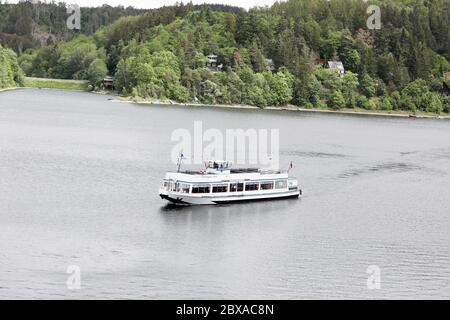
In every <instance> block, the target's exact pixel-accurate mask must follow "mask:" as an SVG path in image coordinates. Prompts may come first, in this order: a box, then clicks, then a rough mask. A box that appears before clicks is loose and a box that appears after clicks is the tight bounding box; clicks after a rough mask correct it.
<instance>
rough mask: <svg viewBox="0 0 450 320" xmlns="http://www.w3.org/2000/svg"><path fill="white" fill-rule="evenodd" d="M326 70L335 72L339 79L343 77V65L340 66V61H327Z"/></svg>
mask: <svg viewBox="0 0 450 320" xmlns="http://www.w3.org/2000/svg"><path fill="white" fill-rule="evenodd" d="M328 68H329V69H334V70H337V72H338V73H339V76H340V77H343V76H344V74H345V69H344V65H343V64H342V62H341V61H334V60H332V61H328Z"/></svg>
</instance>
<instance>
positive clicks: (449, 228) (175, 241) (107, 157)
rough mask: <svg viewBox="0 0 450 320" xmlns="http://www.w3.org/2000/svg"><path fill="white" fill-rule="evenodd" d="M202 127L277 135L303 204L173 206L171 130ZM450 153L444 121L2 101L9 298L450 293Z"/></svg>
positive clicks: (0, 244) (1, 281) (82, 98)
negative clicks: (165, 189) (375, 277)
mask: <svg viewBox="0 0 450 320" xmlns="http://www.w3.org/2000/svg"><path fill="white" fill-rule="evenodd" d="M195 120H202V121H203V126H204V128H205V129H206V128H218V129H220V130H225V129H226V128H266V129H270V128H279V129H280V164H281V165H282V166H287V164H288V163H289V162H290V161H292V162H293V163H294V169H293V170H292V173H293V174H294V175H295V176H296V177H297V178H298V179H299V181H300V185H301V187H302V189H303V191H304V197H303V198H301V199H300V200H286V201H274V202H258V203H247V204H235V205H226V206H205V207H186V208H180V209H176V208H171V207H167V206H166V205H165V202H164V201H162V200H161V199H160V198H159V196H158V187H159V185H160V183H161V179H162V177H163V176H164V173H165V172H166V170H169V169H174V165H173V164H172V162H171V160H170V152H171V147H172V142H171V141H170V138H171V133H172V131H173V130H174V129H176V128H187V129H191V128H193V123H194V121H195ZM449 160H450V121H446V120H439V119H435V120H434V119H433V120H430V119H428V120H426V119H408V118H406V119H403V118H398V119H397V118H384V117H367V116H349V115H335V114H312V113H311V114H310V113H301V112H275V111H259V110H228V109H222V108H190V107H174V106H143V105H133V104H129V103H118V102H115V101H111V97H110V96H104V95H97V94H91V93H83V92H64V91H58V90H33V89H24V90H15V91H8V92H2V93H0V298H9V299H15V298H50V299H71V298H75V299H78V298H88V299H95V298H138V299H142V298H154V299H158V298H180V299H183V298H187V299H197V298H210V299H225V298H231V299H234V298H236V299H247V298H252V299H253V298H255V299H259V298H261V299H305V298H323V299H330V298H348V299H352V298H367V299H372V298H400V299H404V298H412V299H416V298H447V299H449V298H450V196H449V195H450V193H449V191H450V161H449ZM72 265H74V266H78V267H79V268H80V272H81V273H80V274H81V288H80V289H79V290H69V289H68V288H67V286H66V281H67V279H68V277H69V274H67V273H66V272H67V268H68V267H69V266H72ZM369 266H377V267H379V270H380V285H381V287H380V289H372V290H370V289H368V286H367V279H368V278H369V276H370V275H369V274H368V273H367V272H366V271H367V268H368V267H369Z"/></svg>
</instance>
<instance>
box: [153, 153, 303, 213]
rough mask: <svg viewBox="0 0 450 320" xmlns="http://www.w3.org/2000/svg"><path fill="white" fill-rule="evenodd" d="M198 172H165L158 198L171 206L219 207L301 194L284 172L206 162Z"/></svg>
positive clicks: (295, 196) (295, 184)
mask: <svg viewBox="0 0 450 320" xmlns="http://www.w3.org/2000/svg"><path fill="white" fill-rule="evenodd" d="M205 167H206V169H203V170H199V171H178V172H167V173H166V176H165V179H164V184H163V187H162V188H160V189H159V195H160V196H161V198H162V199H166V200H168V201H170V202H172V203H175V204H222V203H233V202H244V201H256V200H274V199H286V198H298V197H299V196H300V195H301V193H302V191H301V190H300V189H299V187H298V182H297V180H296V179H294V178H289V173H288V172H287V171H285V172H282V171H280V170H261V169H257V168H246V169H232V162H231V161H213V160H211V161H208V162H206V163H205Z"/></svg>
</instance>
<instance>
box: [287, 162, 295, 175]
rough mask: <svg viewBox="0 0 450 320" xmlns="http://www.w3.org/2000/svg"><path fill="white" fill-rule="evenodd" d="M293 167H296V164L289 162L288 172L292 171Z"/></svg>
mask: <svg viewBox="0 0 450 320" xmlns="http://www.w3.org/2000/svg"><path fill="white" fill-rule="evenodd" d="M293 167H294V166H293V164H292V161H291V163H290V164H289V167H288V169H287V172H288V173H289V171H291V169H292V168H293Z"/></svg>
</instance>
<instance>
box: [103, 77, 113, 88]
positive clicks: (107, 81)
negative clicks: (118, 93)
mask: <svg viewBox="0 0 450 320" xmlns="http://www.w3.org/2000/svg"><path fill="white" fill-rule="evenodd" d="M102 86H103V88H104V89H111V90H114V78H113V77H111V76H106V77H104V78H103V80H102Z"/></svg>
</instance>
